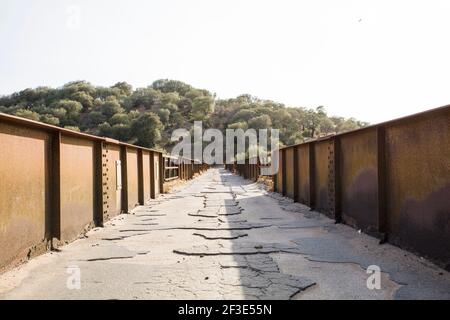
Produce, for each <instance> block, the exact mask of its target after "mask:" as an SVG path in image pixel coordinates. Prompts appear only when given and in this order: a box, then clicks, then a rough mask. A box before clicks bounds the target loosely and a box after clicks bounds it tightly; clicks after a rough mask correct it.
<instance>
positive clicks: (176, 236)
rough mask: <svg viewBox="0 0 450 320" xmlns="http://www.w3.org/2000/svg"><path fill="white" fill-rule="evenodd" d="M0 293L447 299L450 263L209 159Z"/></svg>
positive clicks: (22, 270) (12, 279)
mask: <svg viewBox="0 0 450 320" xmlns="http://www.w3.org/2000/svg"><path fill="white" fill-rule="evenodd" d="M370 265H377V266H379V267H380V268H381V271H382V273H381V289H379V290H377V289H375V290H370V289H368V287H367V279H368V277H369V276H370V275H369V274H367V273H366V268H367V267H368V266H370ZM78 268H79V269H78ZM74 270H79V271H80V280H81V286H80V288H79V289H76V288H74V283H76V281H75V282H72V280H73V279H74V278H73V276H74V275H75V276H76V272H75V273H73V272H74ZM68 282H69V283H68ZM68 284H69V286H68ZM75 287H76V285H75ZM69 288H70V289H69ZM0 298H1V299H23V298H27V299H33V298H44V299H47V298H52V299H54V298H56V299H60V298H62V299H155V298H156V299H174V298H175V299H178V298H180V299H181V298H184V299H222V298H224V299H241V298H247V299H253V298H255V299H264V298H272V299H289V298H292V299H311V298H319V299H335V298H343V299H391V298H399V299H401V298H412V299H427V298H445V299H450V274H449V273H448V272H446V271H444V270H442V269H440V268H438V267H436V266H434V265H433V264H431V263H429V262H428V261H426V260H424V259H421V258H419V257H417V256H415V255H413V254H411V253H409V252H406V251H403V250H401V249H399V248H396V247H394V246H391V245H389V244H384V245H379V244H378V241H377V240H376V239H375V238H372V237H369V236H367V235H365V234H361V233H358V232H357V231H356V230H354V229H352V228H350V227H348V226H345V225H340V224H334V221H332V220H331V219H328V218H327V217H325V216H324V215H322V214H319V213H316V212H313V211H309V209H308V208H307V207H305V206H302V205H300V204H294V203H292V202H291V201H290V200H288V199H286V198H282V197H280V196H279V195H276V194H272V193H268V192H266V191H264V190H263V189H262V188H261V187H260V186H259V185H257V184H255V183H250V182H249V181H246V180H243V179H242V178H240V177H238V176H233V175H231V174H229V173H228V172H226V171H223V170H218V169H210V170H209V171H208V172H206V173H205V174H203V175H202V176H200V177H198V178H196V179H195V180H192V181H191V182H189V183H188V184H186V185H184V186H182V187H179V188H178V189H177V190H175V192H173V193H171V194H166V195H164V196H162V197H161V198H159V199H157V200H153V201H152V202H151V203H150V204H149V205H148V206H141V207H137V208H136V209H135V210H134V214H132V215H121V216H118V217H116V218H114V219H113V220H111V221H109V222H108V223H106V226H105V228H96V229H93V230H91V231H90V232H89V233H88V234H87V238H84V239H80V240H77V241H75V242H73V243H71V244H69V245H67V246H64V247H62V248H61V251H60V252H51V253H48V254H45V255H43V256H40V257H37V258H36V259H33V260H31V261H29V262H28V263H27V264H24V265H22V266H21V267H19V268H16V269H14V270H11V271H9V272H8V273H5V274H3V275H1V276H0Z"/></svg>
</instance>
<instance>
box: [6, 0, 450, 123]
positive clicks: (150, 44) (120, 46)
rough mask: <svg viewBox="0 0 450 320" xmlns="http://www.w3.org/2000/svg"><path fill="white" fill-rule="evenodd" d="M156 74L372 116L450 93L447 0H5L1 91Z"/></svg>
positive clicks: (412, 108)
mask: <svg viewBox="0 0 450 320" xmlns="http://www.w3.org/2000/svg"><path fill="white" fill-rule="evenodd" d="M73 6H75V8H78V10H79V11H80V19H79V21H80V24H79V26H78V28H77V27H76V24H75V28H74V27H73V22H74V21H75V22H76V18H74V15H73V14H74V12H75V11H76V10H77V9H76V10H75V11H73V10H72V9H71V8H73ZM159 78H170V79H177V80H182V81H185V82H187V83H189V84H191V85H193V86H196V87H200V88H205V89H208V90H211V91H213V92H216V93H217V95H218V96H219V97H221V98H228V97H233V96H236V95H239V94H241V93H250V94H252V95H256V96H258V97H260V98H267V99H273V100H275V101H279V102H283V103H285V104H286V105H289V106H304V107H316V106H319V105H324V106H325V107H326V108H327V110H328V111H329V114H332V115H340V116H346V117H351V116H353V117H356V118H358V119H361V120H365V121H369V122H371V123H376V122H379V121H383V120H388V119H392V118H395V117H399V116H403V115H407V114H410V113H415V112H418V111H422V110H426V109H430V108H434V107H438V106H442V105H445V104H450V1H448V0H443V1H433V0H424V1H411V0H408V1H400V0H389V1H383V0H381V1H380V0H373V1H364V0H357V1H345V0H339V1H336V0H329V1H328V0H327V1H325V0H310V1H306V0H305V1H299V0H293V1H283V0H271V1H264V0H254V1H251V0H154V1H152V0H142V1H138V0H102V1H100V0H72V1H66V0H63V1H61V0H39V1H35V0H29V1H26V0H1V5H0V94H8V93H11V92H14V91H17V90H22V89H24V88H27V87H36V86H39V85H49V86H53V87H58V86H61V85H62V84H64V83H66V82H68V81H73V80H87V81H90V82H92V83H93V84H95V85H112V84H114V83H116V82H118V81H127V82H129V83H130V84H132V85H133V86H135V87H139V86H147V85H149V84H151V83H152V82H153V81H154V80H156V79H159Z"/></svg>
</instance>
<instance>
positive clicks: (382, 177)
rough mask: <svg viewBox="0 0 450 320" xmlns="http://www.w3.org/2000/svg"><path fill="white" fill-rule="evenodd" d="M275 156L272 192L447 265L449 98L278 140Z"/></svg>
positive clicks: (246, 172)
mask: <svg viewBox="0 0 450 320" xmlns="http://www.w3.org/2000/svg"><path fill="white" fill-rule="evenodd" d="M279 164H280V166H279V171H278V173H277V174H276V175H275V176H274V184H275V191H276V192H279V193H281V194H282V195H284V196H287V197H289V198H291V199H293V200H294V201H297V202H300V203H303V204H306V205H308V206H309V207H311V208H312V209H314V210H317V211H319V212H322V213H324V214H326V215H328V216H329V217H330V218H333V219H335V220H336V222H342V223H345V224H348V225H350V226H353V227H355V228H357V229H360V230H362V231H363V232H365V233H368V234H371V235H374V236H376V237H378V238H380V240H381V241H383V242H384V241H389V242H390V243H393V244H395V245H398V246H400V247H403V248H406V249H409V250H412V251H414V252H417V253H418V254H420V255H423V256H427V257H428V258H431V259H432V260H434V261H436V262H438V263H440V264H441V265H443V266H444V267H446V268H447V269H448V268H450V106H444V107H441V108H437V109H433V110H429V111H426V112H422V113H419V114H415V115H411V116H408V117H404V118H400V119H395V120H392V121H388V122H384V123H380V124H377V125H373V126H369V127H366V128H362V129H359V130H355V131H351V132H346V133H342V134H337V135H333V136H328V137H324V138H320V139H317V140H313V141H309V142H306V143H302V144H298V145H293V146H288V147H285V148H282V149H280V151H279ZM227 168H228V169H230V170H235V171H237V172H238V173H239V174H241V175H242V176H244V177H245V178H248V179H253V180H254V179H255V175H254V173H253V170H254V169H252V165H250V164H248V163H246V164H245V165H234V166H233V165H231V166H230V165H227Z"/></svg>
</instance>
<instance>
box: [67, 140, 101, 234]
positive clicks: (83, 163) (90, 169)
mask: <svg viewBox="0 0 450 320" xmlns="http://www.w3.org/2000/svg"><path fill="white" fill-rule="evenodd" d="M60 157H61V160H60V161H61V164H60V188H61V191H60V194H61V196H60V199H61V200H60V201H61V217H60V228H61V230H60V232H61V240H62V241H70V240H73V239H75V238H76V237H77V236H78V235H79V234H80V232H82V231H83V230H84V229H85V227H86V226H87V225H89V224H92V223H93V220H94V142H93V141H90V140H86V139H78V138H74V137H66V136H62V137H61V146H60Z"/></svg>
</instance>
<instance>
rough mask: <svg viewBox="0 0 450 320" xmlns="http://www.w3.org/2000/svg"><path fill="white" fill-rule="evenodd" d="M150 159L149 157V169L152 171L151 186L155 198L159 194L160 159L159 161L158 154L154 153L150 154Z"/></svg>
mask: <svg viewBox="0 0 450 320" xmlns="http://www.w3.org/2000/svg"><path fill="white" fill-rule="evenodd" d="M152 154H153V155H152V157H151V164H150V166H151V169H150V170H152V172H151V173H152V177H153V179H152V180H153V181H152V185H153V195H154V198H156V197H157V196H158V195H159V194H160V193H161V188H160V186H161V173H160V168H159V167H160V165H161V163H160V159H159V154H158V153H156V152H152Z"/></svg>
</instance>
